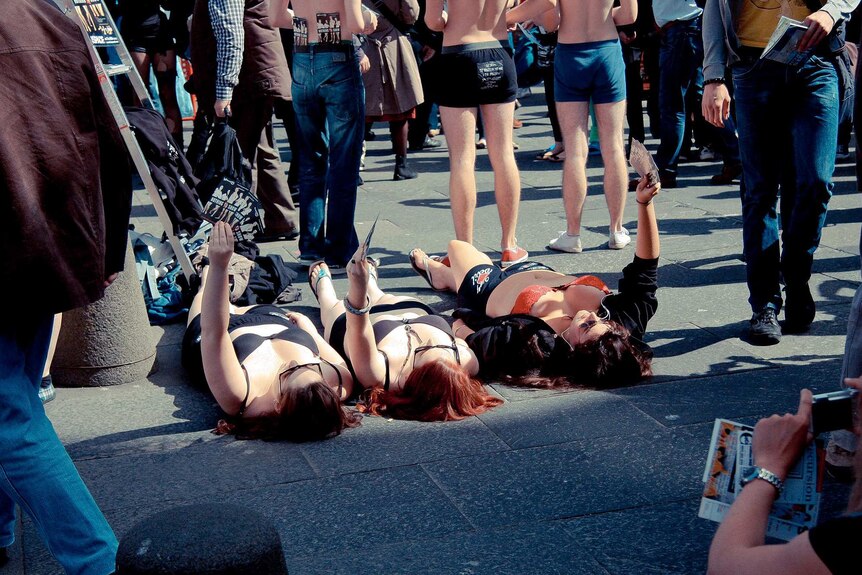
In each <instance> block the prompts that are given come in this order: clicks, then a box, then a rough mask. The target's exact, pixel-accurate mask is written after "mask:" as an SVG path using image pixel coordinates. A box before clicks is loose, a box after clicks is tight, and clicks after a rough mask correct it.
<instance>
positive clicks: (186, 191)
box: [126, 107, 203, 235]
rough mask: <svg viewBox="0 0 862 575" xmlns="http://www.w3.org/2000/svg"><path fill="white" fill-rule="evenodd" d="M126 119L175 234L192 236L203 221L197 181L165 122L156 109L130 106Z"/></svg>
mask: <svg viewBox="0 0 862 575" xmlns="http://www.w3.org/2000/svg"><path fill="white" fill-rule="evenodd" d="M126 117H127V118H128V119H129V124H130V125H131V127H132V131H133V132H134V133H135V138H136V139H137V140H138V144H139V145H140V146H141V151H142V152H143V153H144V157H145V158H146V159H147V166H148V167H149V168H150V175H151V176H152V177H153V182H155V184H156V187H157V188H158V189H159V192H161V194H162V198H163V199H164V204H165V210H167V212H168V217H170V218H171V222H172V223H173V224H174V233H179V232H185V233H187V234H189V235H194V233H195V232H196V231H197V230H198V227H199V226H200V225H201V222H202V221H203V208H202V207H201V200H200V198H198V194H197V191H196V190H195V187H196V186H197V184H198V179H197V178H196V177H195V175H194V174H193V173H192V167H191V166H190V165H189V163H188V161H187V160H186V157H185V154H183V152H182V150H180V149H179V148H177V145H176V143H175V142H174V139H173V137H172V136H171V133H170V131H169V130H168V127H167V125H166V124H165V119H164V118H163V117H162V115H161V114H159V113H158V112H156V111H155V110H150V109H148V108H133V107H128V108H126Z"/></svg>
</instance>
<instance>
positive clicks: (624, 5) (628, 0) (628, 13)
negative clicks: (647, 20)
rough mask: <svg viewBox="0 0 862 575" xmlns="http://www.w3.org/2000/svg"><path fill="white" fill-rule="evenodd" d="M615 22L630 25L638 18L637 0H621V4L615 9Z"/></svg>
mask: <svg viewBox="0 0 862 575" xmlns="http://www.w3.org/2000/svg"><path fill="white" fill-rule="evenodd" d="M612 14H613V18H614V24H615V25H617V26H628V25H629V24H634V23H635V20H637V19H638V3H637V0H620V5H619V6H617V7H616V8H614V9H613V12H612Z"/></svg>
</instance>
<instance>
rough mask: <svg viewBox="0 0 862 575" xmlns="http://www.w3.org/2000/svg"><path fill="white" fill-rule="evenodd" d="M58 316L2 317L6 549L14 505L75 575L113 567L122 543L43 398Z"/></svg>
mask: <svg viewBox="0 0 862 575" xmlns="http://www.w3.org/2000/svg"><path fill="white" fill-rule="evenodd" d="M52 323H53V316H52V315H46V316H44V317H34V316H33V315H31V316H29V317H28V318H27V319H24V318H10V317H8V316H7V317H5V318H4V319H2V320H0V547H8V546H9V545H11V544H12V542H13V540H14V533H15V504H18V505H20V506H21V509H22V510H23V511H24V512H25V513H27V514H28V515H29V516H30V517H31V518H32V519H33V522H34V523H35V524H36V529H37V530H38V531H39V534H40V535H41V537H42V540H43V541H44V542H45V544H46V545H47V547H48V549H49V550H50V551H51V553H53V555H54V557H56V558H57V561H59V562H60V564H61V565H63V568H64V569H65V570H66V573H69V574H71V575H106V574H107V573H111V572H113V571H114V568H115V560H116V554H117V539H116V537H115V536H114V532H113V531H112V530H111V527H110V526H109V525H108V523H107V521H105V517H104V516H103V515H102V512H101V511H99V508H98V506H97V505H96V502H95V501H93V498H92V496H91V495H90V492H89V491H88V490H87V487H86V485H84V482H83V481H81V477H80V475H78V470H77V469H75V465H74V464H73V463H72V460H71V459H70V458H69V455H68V454H67V453H66V450H65V449H64V448H63V445H62V444H61V443H60V439H59V438H58V437H57V434H56V433H55V432H54V428H53V427H52V426H51V422H50V421H48V417H47V416H46V415H45V410H44V409H43V407H42V401H41V400H40V399H39V396H38V393H39V384H40V383H41V381H42V368H43V367H44V365H45V358H46V356H47V355H48V344H49V342H50V340H51V325H52Z"/></svg>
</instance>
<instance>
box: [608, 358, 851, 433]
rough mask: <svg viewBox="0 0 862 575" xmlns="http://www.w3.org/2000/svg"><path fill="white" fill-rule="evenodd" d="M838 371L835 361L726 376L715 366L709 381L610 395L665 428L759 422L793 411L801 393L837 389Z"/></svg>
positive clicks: (689, 381)
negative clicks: (749, 419)
mask: <svg viewBox="0 0 862 575" xmlns="http://www.w3.org/2000/svg"><path fill="white" fill-rule="evenodd" d="M745 361H748V358H746V359H745ZM799 361H800V362H804V361H806V359H805V358H799ZM840 368H841V363H840V359H835V358H832V359H819V358H815V360H814V361H812V362H811V363H809V364H806V365H786V366H781V367H771V368H769V369H759V370H754V371H747V372H743V373H732V374H725V373H724V372H725V370H724V368H723V367H722V366H720V365H719V366H716V367H715V375H714V376H712V377H703V378H692V379H687V380H683V381H675V382H670V383H662V384H658V385H646V386H639V387H634V388H626V389H621V390H617V391H616V393H617V394H619V395H620V396H621V397H626V398H627V399H629V400H630V401H631V402H632V403H633V404H635V405H636V406H637V407H638V408H640V409H642V410H643V411H644V412H645V413H648V414H649V415H651V416H652V417H654V418H655V419H656V420H657V421H660V422H662V423H663V424H664V425H669V426H676V425H688V424H692V423H702V422H710V421H713V420H715V418H724V419H739V418H743V417H763V416H765V415H770V414H772V413H776V412H779V413H784V412H787V411H795V407H796V406H797V404H798V402H799V390H800V389H802V388H803V387H808V388H809V389H811V390H812V391H814V393H822V392H826V391H832V390H835V389H837V387H838V378H839V371H840Z"/></svg>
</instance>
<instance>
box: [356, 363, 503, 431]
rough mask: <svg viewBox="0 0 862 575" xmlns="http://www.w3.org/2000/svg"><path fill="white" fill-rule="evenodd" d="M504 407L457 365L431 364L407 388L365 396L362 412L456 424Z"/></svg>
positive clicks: (379, 390)
mask: <svg viewBox="0 0 862 575" xmlns="http://www.w3.org/2000/svg"><path fill="white" fill-rule="evenodd" d="M501 403H503V400H501V399H499V398H497V397H494V396H493V395H489V394H488V392H486V391H485V388H484V386H482V384H481V383H480V382H479V380H477V379H473V378H472V377H470V376H469V375H468V374H467V372H466V371H464V368H462V367H461V366H458V365H456V364H455V363H454V362H453V361H449V360H441V361H433V362H428V363H426V364H424V365H422V366H420V367H417V368H416V369H414V370H413V371H412V372H410V375H409V376H408V377H407V381H405V382H404V387H403V388H401V389H399V390H397V391H384V390H383V388H380V387H375V388H373V389H371V390H369V391H367V392H366V393H365V396H364V397H363V400H362V403H361V404H360V405H359V410H360V411H362V412H367V413H371V414H374V415H382V416H386V417H394V418H396V419H411V420H414V421H452V420H456V419H463V418H465V417H469V416H471V415H478V414H480V413H483V412H485V411H487V410H489V409H491V408H492V407H496V406H498V405H500V404H501Z"/></svg>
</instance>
